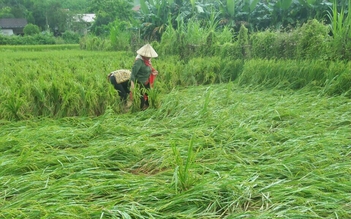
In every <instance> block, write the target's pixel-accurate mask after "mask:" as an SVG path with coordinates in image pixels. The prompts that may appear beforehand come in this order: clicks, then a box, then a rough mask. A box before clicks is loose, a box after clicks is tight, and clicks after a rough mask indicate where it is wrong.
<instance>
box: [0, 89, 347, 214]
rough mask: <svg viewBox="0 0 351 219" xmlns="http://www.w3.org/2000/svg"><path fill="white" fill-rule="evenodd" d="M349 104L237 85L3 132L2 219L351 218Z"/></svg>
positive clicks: (6, 126)
mask: <svg viewBox="0 0 351 219" xmlns="http://www.w3.org/2000/svg"><path fill="white" fill-rule="evenodd" d="M350 104H351V102H350V99H348V98H346V97H344V96H335V97H325V96H321V95H319V94H318V93H317V92H312V91H308V90H304V89H302V90H299V91H295V92H292V91H289V90H276V89H271V90H257V89H251V88H244V87H239V86H238V85H237V84H235V83H228V84H218V85H209V86H198V87H191V86H190V87H188V88H186V89H174V90H173V91H172V92H170V93H169V94H165V95H163V96H162V98H161V100H160V107H159V109H157V110H155V109H148V110H146V111H141V112H135V113H126V114H116V113H114V112H113V111H112V110H106V112H105V113H104V114H103V115H101V116H99V117H66V118H60V119H49V118H45V117H44V118H40V119H34V118H33V119H29V120H21V121H17V122H9V121H5V120H2V121H0V123H1V126H0V154H1V155H0V166H1V169H0V218H349V217H351V210H350V209H351V196H350V191H351V174H350V173H351V161H350V156H351V136H350V124H351V120H350V118H351V115H350Z"/></svg>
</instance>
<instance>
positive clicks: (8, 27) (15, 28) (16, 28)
mask: <svg viewBox="0 0 351 219" xmlns="http://www.w3.org/2000/svg"><path fill="white" fill-rule="evenodd" d="M26 25H27V20H26V19H25V18H1V19H0V33H1V34H4V35H8V36H11V35H23V34H24V33H23V28H24V27H25V26H26Z"/></svg>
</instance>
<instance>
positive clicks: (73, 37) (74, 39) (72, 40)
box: [62, 30, 80, 44]
mask: <svg viewBox="0 0 351 219" xmlns="http://www.w3.org/2000/svg"><path fill="white" fill-rule="evenodd" d="M62 39H63V40H64V42H65V43H67V44H76V43H79V39H80V36H79V34H78V33H75V32H73V31H70V30H66V31H65V32H64V33H63V34H62Z"/></svg>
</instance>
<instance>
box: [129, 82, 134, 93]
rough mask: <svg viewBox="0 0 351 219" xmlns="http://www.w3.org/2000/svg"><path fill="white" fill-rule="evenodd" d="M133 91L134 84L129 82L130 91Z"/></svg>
mask: <svg viewBox="0 0 351 219" xmlns="http://www.w3.org/2000/svg"><path fill="white" fill-rule="evenodd" d="M133 90H134V82H133V81H131V82H130V91H133Z"/></svg>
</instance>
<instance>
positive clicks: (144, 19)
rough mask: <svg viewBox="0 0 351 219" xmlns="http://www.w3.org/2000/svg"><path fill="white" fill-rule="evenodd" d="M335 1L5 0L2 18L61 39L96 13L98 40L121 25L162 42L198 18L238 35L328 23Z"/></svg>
mask: <svg viewBox="0 0 351 219" xmlns="http://www.w3.org/2000/svg"><path fill="white" fill-rule="evenodd" d="M349 2H350V0H340V1H335V4H336V5H337V9H338V11H339V10H340V9H341V8H348V5H349V4H350V3H349ZM333 3H334V0H198V1H196V0H74V1H70V0H16V1H13V0H0V18H8V17H13V18H26V19H27V21H28V22H29V23H31V24H34V25H37V26H38V27H39V28H40V29H41V30H42V31H43V30H49V31H51V32H52V33H54V34H55V35H60V34H62V33H64V32H65V31H67V30H71V29H72V28H73V27H72V26H71V25H70V22H69V21H70V20H71V19H72V18H73V17H74V15H76V14H83V13H94V14H96V18H95V21H94V23H93V24H92V26H91V28H90V31H91V33H92V34H94V35H96V36H109V35H110V31H111V29H112V28H115V25H116V24H117V23H121V22H122V23H123V24H124V27H123V28H129V29H130V28H132V29H133V28H134V29H138V30H140V37H141V38H143V39H145V40H148V41H150V40H156V41H159V40H160V39H161V36H162V34H163V33H164V31H165V30H166V27H168V26H172V27H173V28H175V29H177V28H178V27H179V23H180V22H185V23H186V22H188V21H190V20H194V19H195V20H197V21H199V22H200V23H201V24H202V25H204V26H206V25H214V26H216V27H218V28H224V27H229V28H231V29H233V30H234V31H237V30H239V28H240V27H241V25H245V26H246V27H247V28H248V29H249V30H251V31H262V30H266V29H268V28H270V29H272V28H273V29H291V28H294V27H296V26H298V25H301V24H303V23H305V22H307V21H308V20H311V19H317V20H319V21H321V22H326V23H328V22H330V21H329V19H328V16H327V15H328V11H331V8H332V7H333ZM135 5H140V9H139V10H132V8H133V6H135ZM343 13H345V14H347V13H348V10H344V11H343ZM117 25H119V24H117ZM182 25H183V24H182Z"/></svg>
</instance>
